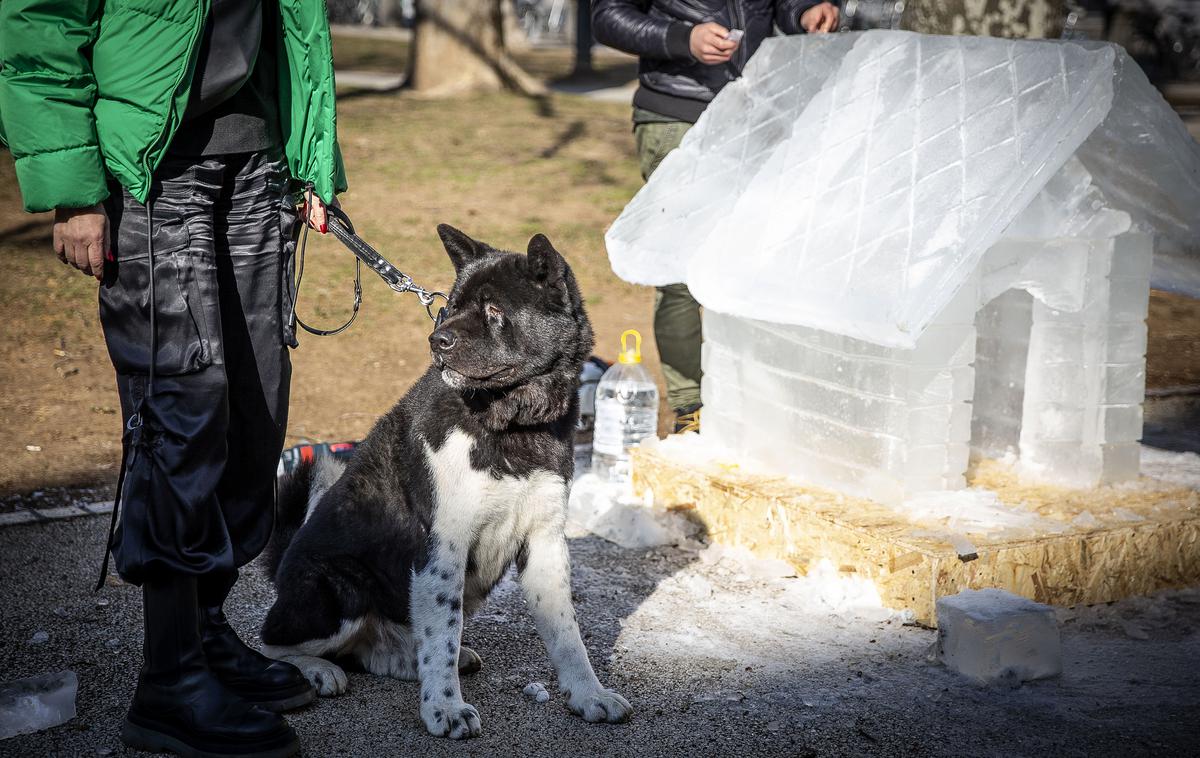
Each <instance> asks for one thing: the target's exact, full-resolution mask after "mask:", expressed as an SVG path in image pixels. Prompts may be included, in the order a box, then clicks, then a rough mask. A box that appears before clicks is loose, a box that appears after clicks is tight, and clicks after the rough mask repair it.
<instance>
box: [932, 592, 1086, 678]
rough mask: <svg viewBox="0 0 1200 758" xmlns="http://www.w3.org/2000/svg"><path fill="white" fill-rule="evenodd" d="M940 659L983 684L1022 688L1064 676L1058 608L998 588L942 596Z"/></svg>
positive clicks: (940, 609)
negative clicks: (999, 684)
mask: <svg viewBox="0 0 1200 758" xmlns="http://www.w3.org/2000/svg"><path fill="white" fill-rule="evenodd" d="M937 619H938V638H937V657H938V660H940V661H941V662H942V663H943V664H945V665H946V667H947V668H949V669H952V670H954V671H957V672H958V673H960V674H962V675H963V676H965V677H967V678H969V679H972V680H974V681H976V682H978V683H980V684H993V683H1008V684H1019V683H1020V682H1024V681H1028V680H1030V679H1042V678H1045V677H1050V676H1057V675H1058V674H1060V673H1062V640H1061V638H1060V637H1059V632H1058V621H1057V619H1056V618H1055V616H1054V609H1053V608H1051V607H1050V606H1048V605H1042V604H1041V603H1035V602H1033V601H1032V600H1029V599H1027V598H1023V597H1020V596H1018V595H1014V594H1012V593H1011V592H1005V591H1004V590H997V589H985V590H963V591H962V592H960V593H958V594H957V595H950V596H947V597H942V598H938V601H937Z"/></svg>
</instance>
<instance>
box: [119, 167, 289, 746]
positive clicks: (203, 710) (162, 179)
mask: <svg viewBox="0 0 1200 758" xmlns="http://www.w3.org/2000/svg"><path fill="white" fill-rule="evenodd" d="M214 173H219V171H217V170H216V169H215V168H214V166H213V165H212V164H211V162H210V161H197V162H181V161H168V162H166V163H165V164H164V165H163V166H162V167H161V168H160V169H159V171H158V172H157V173H156V177H155V182H154V186H153V187H152V189H151V193H150V200H149V203H148V205H149V207H150V208H151V209H152V211H153V217H152V219H149V220H148V219H147V206H143V205H142V204H141V203H138V202H137V201H136V200H135V199H133V198H132V197H131V196H130V195H129V194H128V192H121V191H118V192H115V193H114V196H113V198H112V200H111V201H110V203H109V215H110V219H111V223H112V235H113V236H112V239H113V245H112V252H113V254H112V259H111V260H110V262H109V264H108V265H106V266H105V280H104V283H103V285H102V287H101V292H100V315H101V325H102V326H103V328H104V333H105V340H106V342H107V344H108V348H109V354H110V356H111V357H112V360H113V365H114V366H115V367H116V369H117V379H118V382H117V384H118V390H119V393H120V395H121V404H122V410H123V415H124V420H125V428H126V429H127V430H129V431H128V434H127V436H126V439H125V444H126V454H127V455H126V460H125V466H124V470H123V486H122V489H121V495H120V502H119V515H120V529H119V531H118V532H117V535H116V538H115V539H114V541H113V556H114V559H115V561H116V566H117V570H118V571H119V573H120V574H121V576H122V577H124V578H126V579H127V580H129V581H131V582H134V583H137V584H141V585H142V587H143V602H144V622H145V644H144V648H143V652H144V661H143V666H142V669H141V672H140V675H139V678H138V686H137V690H136V691H135V693H134V697H133V702H132V703H131V705H130V709H129V713H128V715H127V717H126V722H125V725H124V727H123V729H122V732H121V736H122V739H123V740H125V742H126V743H127V744H129V745H130V746H133V747H137V748H140V749H145V750H172V751H175V752H181V753H184V754H200V753H221V754H230V755H253V756H284V755H290V754H292V753H294V752H295V751H296V750H298V748H299V742H298V741H297V739H296V735H295V732H294V731H292V730H291V728H290V727H288V725H287V723H286V722H284V721H283V720H282V719H280V718H279V717H278V716H275V715H274V714H270V713H268V712H266V711H263V710H260V709H257V708H255V707H254V706H252V705H251V704H249V703H247V702H245V701H244V700H242V699H240V698H238V697H236V696H235V695H233V694H232V693H231V692H230V691H229V690H228V689H226V688H225V686H224V685H223V684H222V683H221V681H220V680H219V679H218V678H217V677H216V676H215V675H214V673H213V672H212V670H211V668H210V667H209V665H208V663H207V660H206V657H205V654H204V651H203V648H202V645H201V638H200V620H199V608H198V602H197V594H196V593H197V590H196V587H197V579H196V577H197V575H201V574H207V573H213V572H217V573H220V572H228V571H231V570H233V566H234V551H233V549H232V547H231V545H230V541H229V535H228V530H227V528H226V526H225V524H224V519H223V516H222V512H221V508H220V504H219V502H218V500H217V495H216V489H217V485H218V482H219V480H220V477H221V473H222V471H223V469H224V465H225V456H226V443H225V438H226V431H227V426H228V401H227V394H226V393H227V382H226V376H225V368H224V362H223V359H222V339H221V333H220V323H219V319H217V317H216V314H217V312H218V301H217V300H216V297H215V295H216V289H215V267H214V266H213V265H212V235H211V227H212V214H211V198H210V197H209V196H208V195H207V194H206V192H205V189H206V187H207V186H210V184H209V180H210V179H211V177H212V175H213V174H214ZM151 242H152V245H151ZM151 247H153V255H151V250H150V248H151ZM151 262H153V265H151ZM151 268H153V284H154V287H153V289H154V295H153V298H151V297H150V282H151ZM152 307H153V313H154V319H153V321H154V325H153V329H152V328H151V308H152ZM152 333H153V336H152ZM151 345H156V347H157V349H156V350H154V357H153V359H151ZM151 366H153V375H154V376H153V380H152V381H151V378H150V374H151Z"/></svg>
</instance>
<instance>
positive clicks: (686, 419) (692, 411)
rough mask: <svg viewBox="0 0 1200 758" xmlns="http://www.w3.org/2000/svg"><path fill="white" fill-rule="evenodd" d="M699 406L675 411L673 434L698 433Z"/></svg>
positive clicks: (690, 406)
mask: <svg viewBox="0 0 1200 758" xmlns="http://www.w3.org/2000/svg"><path fill="white" fill-rule="evenodd" d="M700 408H701V406H700V404H699V403H697V404H696V405H689V406H688V407H687V408H676V409H675V432H674V433H675V434H684V433H686V432H698V431H700Z"/></svg>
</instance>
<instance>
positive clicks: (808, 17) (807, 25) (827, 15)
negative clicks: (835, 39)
mask: <svg viewBox="0 0 1200 758" xmlns="http://www.w3.org/2000/svg"><path fill="white" fill-rule="evenodd" d="M837 25H838V9H837V6H836V5H834V4H833V3H821V4H820V5H814V6H813V7H811V8H809V9H808V10H806V11H804V12H803V13H801V14H800V27H801V28H802V29H804V31H806V32H808V33H809V34H823V33H824V32H831V31H833V30H834V29H836V28H837Z"/></svg>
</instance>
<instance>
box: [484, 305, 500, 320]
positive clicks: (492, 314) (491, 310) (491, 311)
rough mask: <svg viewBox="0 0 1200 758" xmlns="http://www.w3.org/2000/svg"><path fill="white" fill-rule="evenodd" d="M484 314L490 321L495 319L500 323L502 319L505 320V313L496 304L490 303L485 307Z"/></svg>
mask: <svg viewBox="0 0 1200 758" xmlns="http://www.w3.org/2000/svg"><path fill="white" fill-rule="evenodd" d="M483 313H484V315H485V316H487V317H488V318H489V319H495V320H496V321H499V320H500V319H502V318H504V311H502V310H500V308H499V307H497V306H496V304H495V303H488V304H486V305H484V306H483Z"/></svg>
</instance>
